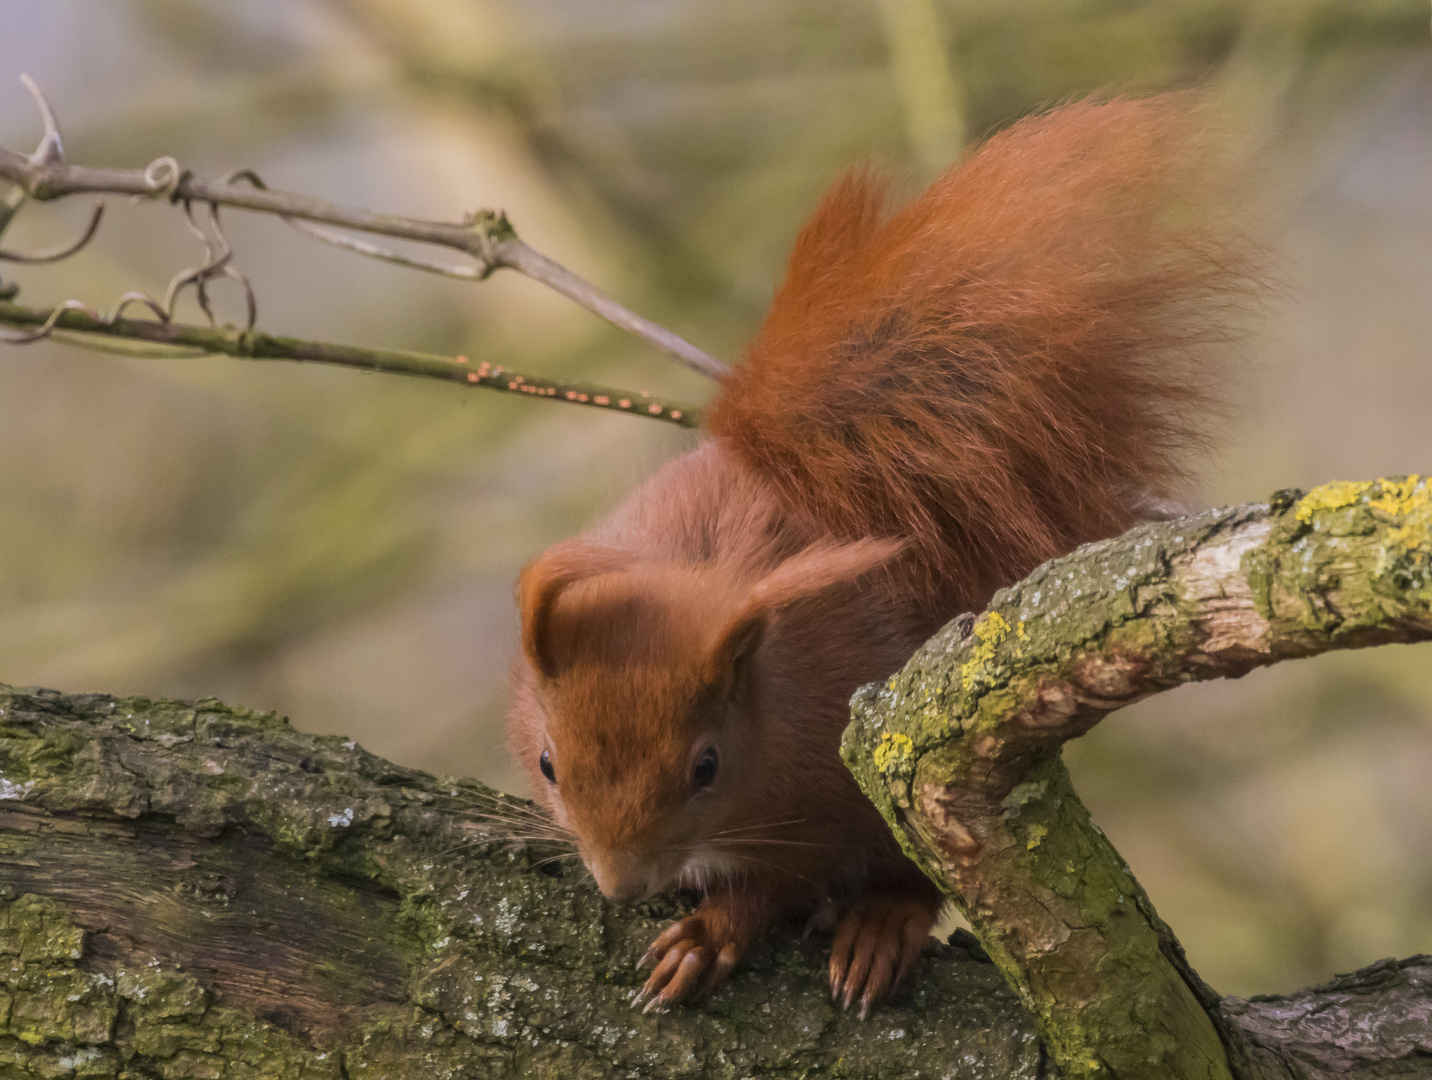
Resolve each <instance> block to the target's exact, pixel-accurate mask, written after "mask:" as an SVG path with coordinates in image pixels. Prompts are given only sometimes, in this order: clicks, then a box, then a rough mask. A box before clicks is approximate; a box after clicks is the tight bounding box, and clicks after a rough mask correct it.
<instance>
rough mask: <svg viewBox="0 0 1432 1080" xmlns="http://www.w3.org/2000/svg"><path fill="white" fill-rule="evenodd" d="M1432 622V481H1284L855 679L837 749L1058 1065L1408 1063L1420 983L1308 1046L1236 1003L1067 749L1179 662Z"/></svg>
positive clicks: (1197, 1069) (1241, 666)
mask: <svg viewBox="0 0 1432 1080" xmlns="http://www.w3.org/2000/svg"><path fill="white" fill-rule="evenodd" d="M1428 640H1432V483H1429V481H1428V480H1427V479H1422V478H1419V477H1416V476H1412V477H1406V478H1394V479H1385V480H1377V481H1373V482H1370V483H1339V484H1330V485H1327V486H1325V487H1322V488H1318V489H1317V490H1315V491H1313V492H1311V493H1309V494H1307V495H1302V493H1300V492H1282V493H1280V494H1278V495H1277V496H1275V497H1274V499H1273V501H1272V502H1271V503H1270V504H1269V505H1262V506H1247V507H1240V508H1236V509H1231V510H1222V511H1214V512H1210V513H1207V514H1204V515H1201V516H1198V517H1194V518H1188V519H1184V520H1181V521H1174V522H1168V523H1163V524H1158V525H1149V526H1145V527H1142V528H1139V529H1135V530H1134V531H1132V532H1130V533H1128V534H1126V535H1125V536H1122V537H1119V538H1118V539H1115V540H1110V541H1106V542H1103V543H1099V544H1093V545H1089V546H1086V547H1083V548H1081V549H1079V550H1078V551H1076V552H1074V553H1073V554H1071V555H1069V556H1067V557H1066V558H1062V559H1056V560H1053V561H1052V562H1049V563H1047V564H1045V565H1044V566H1042V567H1040V568H1039V569H1038V570H1037V571H1035V573H1033V574H1031V575H1030V576H1029V577H1028V578H1026V579H1025V580H1024V581H1022V582H1020V583H1019V584H1018V585H1016V586H1014V587H1013V588H1010V589H1006V590H1003V591H1002V592H1000V593H999V594H997V595H996V596H995V598H994V601H993V603H992V604H991V605H990V607H989V609H988V610H987V611H986V612H985V613H984V614H983V615H981V616H980V617H979V618H978V619H975V618H973V617H968V616H967V617H965V618H963V619H960V620H956V621H955V622H954V623H951V624H950V626H948V627H946V628H945V629H944V630H943V631H942V632H941V633H940V634H938V635H937V636H936V637H935V638H933V639H932V640H931V641H930V642H929V643H928V644H927V645H926V646H925V647H924V648H923V649H922V650H921V651H920V652H919V653H917V654H916V655H915V657H914V658H912V660H911V661H910V663H909V664H908V665H907V666H906V667H905V668H904V669H903V670H902V671H900V672H899V673H898V674H897V675H895V676H894V677H893V678H891V679H890V680H889V682H888V683H887V684H885V685H874V686H870V687H866V688H865V689H864V690H862V691H861V693H860V694H859V695H857V698H856V701H855V710H854V711H855V721H854V722H853V723H852V724H851V726H850V728H849V729H848V730H847V732H846V737H845V744H844V753H845V756H846V760H847V762H848V763H849V764H850V766H851V767H852V769H853V770H854V771H855V773H856V775H857V776H858V777H859V778H860V780H861V784H862V786H863V787H864V788H865V790H866V792H867V794H869V795H870V796H871V798H872V799H874V800H875V801H876V803H877V805H879V806H881V807H882V809H883V810H884V812H885V814H886V816H887V817H888V818H889V820H890V821H891V823H892V825H894V826H895V828H896V833H897V835H899V836H900V837H901V838H902V841H903V842H904V843H905V844H906V847H907V850H908V851H909V852H910V854H911V855H912V856H913V857H914V858H916V859H917V860H918V861H919V862H920V863H921V865H922V866H924V867H925V869H926V870H927V872H929V873H930V874H931V876H932V877H934V878H935V879H936V880H939V881H942V882H944V883H945V885H946V886H947V887H948V890H949V892H950V895H951V897H952V898H953V899H954V900H955V902H956V903H957V904H958V905H959V907H960V908H961V910H962V911H963V912H964V913H965V914H966V915H967V917H968V918H969V919H970V922H971V924H972V925H973V926H974V928H975V930H976V932H977V934H978V935H979V937H980V939H981V941H982V943H983V944H984V946H985V948H986V949H987V950H988V952H989V954H990V955H991V957H992V958H993V959H994V960H995V962H996V964H997V965H998V966H999V967H1000V969H1001V970H1002V971H1003V972H1004V974H1005V976H1006V978H1007V979H1008V980H1009V982H1010V985H1011V986H1012V987H1013V988H1014V989H1015V990H1016V991H1017V992H1018V994H1019V995H1020V998H1021V1000H1022V1001H1023V1002H1024V1003H1025V1005H1026V1006H1027V1007H1028V1008H1029V1009H1030V1010H1031V1012H1032V1013H1033V1014H1034V1015H1035V1017H1036V1018H1037V1019H1038V1022H1039V1025H1040V1030H1041V1033H1042V1034H1043V1036H1044V1038H1045V1040H1046V1042H1047V1044H1048V1046H1049V1048H1050V1050H1051V1052H1052V1053H1053V1055H1054V1057H1055V1059H1056V1060H1057V1061H1058V1062H1059V1064H1060V1065H1061V1067H1062V1068H1063V1069H1064V1070H1065V1071H1066V1072H1067V1073H1068V1075H1070V1076H1078V1077H1119V1078H1134V1077H1148V1078H1150V1080H1155V1078H1156V1080H1174V1078H1195V1077H1197V1078H1212V1077H1228V1076H1238V1077H1264V1076H1268V1077H1284V1076H1323V1075H1328V1076H1333V1075H1339V1076H1347V1075H1349V1071H1348V1070H1349V1066H1348V1062H1349V1061H1353V1062H1357V1061H1359V1060H1360V1061H1361V1062H1362V1064H1363V1065H1364V1066H1365V1065H1367V1064H1368V1063H1369V1062H1370V1061H1373V1060H1374V1059H1375V1060H1376V1061H1378V1062H1379V1063H1380V1066H1381V1067H1382V1068H1394V1071H1386V1072H1375V1073H1374V1072H1367V1073H1365V1074H1359V1073H1357V1072H1356V1069H1353V1072H1352V1074H1356V1075H1369V1076H1371V1075H1377V1076H1383V1075H1388V1076H1391V1075H1399V1076H1401V1075H1407V1076H1412V1075H1417V1073H1416V1072H1415V1069H1417V1068H1419V1067H1420V1068H1422V1069H1424V1070H1425V1069H1426V1067H1427V1060H1428V1058H1427V1054H1428V1053H1429V1051H1432V1044H1429V1042H1428V1036H1427V1032H1428V1031H1429V1030H1432V1023H1429V1021H1432V1001H1429V1000H1428V996H1427V994H1426V993H1425V989H1426V988H1425V987H1424V993H1423V996H1422V998H1421V1004H1420V1006H1418V1008H1420V1010H1421V1011H1420V1012H1417V1011H1415V1010H1414V1013H1413V1015H1412V1017H1411V1020H1412V1021H1413V1022H1412V1023H1411V1026H1409V1027H1408V1028H1406V1029H1404V1030H1402V1031H1399V1030H1398V1028H1397V1025H1398V1024H1399V1023H1406V1022H1408V1020H1409V1017H1408V1016H1406V1015H1401V1014H1399V1015H1397V1016H1395V1017H1391V1016H1389V1017H1385V1018H1383V1021H1382V1025H1383V1026H1382V1028H1381V1034H1382V1036H1383V1038H1381V1039H1376V1038H1372V1039H1369V1038H1366V1035H1367V1031H1368V1030H1370V1029H1369V1028H1368V1027H1364V1029H1363V1030H1362V1031H1360V1032H1359V1031H1358V1030H1357V1027H1358V1025H1357V1024H1354V1023H1351V1022H1349V1023H1348V1025H1347V1028H1348V1030H1345V1031H1342V1032H1334V1030H1333V1029H1334V1028H1336V1027H1337V1024H1333V1025H1331V1026H1330V1027H1329V1028H1327V1029H1325V1032H1324V1035H1325V1039H1326V1045H1325V1046H1324V1047H1323V1050H1322V1051H1319V1050H1317V1049H1316V1048H1313V1049H1310V1048H1308V1047H1306V1046H1304V1047H1301V1048H1299V1049H1298V1051H1297V1053H1296V1054H1293V1053H1292V1052H1291V1051H1290V1050H1289V1048H1288V1044H1287V1042H1286V1039H1287V1035H1288V1031H1287V1029H1286V1028H1283V1029H1281V1030H1280V1032H1279V1034H1278V1035H1276V1036H1274V1035H1270V1034H1269V1032H1270V1031H1272V1030H1274V1029H1275V1028H1277V1025H1270V1026H1266V1027H1260V1026H1259V1025H1257V1024H1253V1025H1249V1024H1246V1023H1244V1022H1243V1021H1244V1020H1246V1018H1247V1016H1248V1012H1247V1008H1246V1005H1247V1003H1230V1002H1220V1001H1219V999H1218V997H1217V995H1216V994H1214V993H1213V992H1212V991H1211V990H1209V988H1208V987H1207V986H1205V985H1204V984H1203V983H1202V981H1201V980H1200V979H1199V978H1198V977H1197V975H1196V974H1195V973H1194V972H1193V971H1192V969H1191V968H1190V967H1189V965H1188V963H1187V962H1186V960H1185V959H1184V956H1183V952H1182V950H1181V948H1180V947H1179V945H1178V942H1177V940H1176V939H1175V937H1174V935H1173V933H1172V932H1171V931H1170V930H1169V928H1168V927H1167V926H1165V925H1164V924H1163V922H1162V921H1161V920H1160V919H1159V917H1158V915H1157V914H1156V913H1155V911H1154V909H1153V906H1152V904H1150V903H1149V900H1148V897H1147V896H1146V895H1145V894H1144V891H1143V889H1142V888H1141V887H1140V886H1139V884H1138V882H1137V880H1136V879H1135V878H1134V876H1133V874H1132V873H1131V872H1130V870H1129V867H1128V865H1127V864H1126V863H1125V862H1124V861H1123V859H1122V858H1120V856H1119V854H1118V852H1116V851H1115V850H1114V848H1113V846H1112V845H1111V844H1110V843H1109V841H1108V839H1107V838H1106V837H1105V836H1104V834H1103V833H1102V832H1101V831H1100V830H1099V829H1098V827H1097V826H1096V825H1094V824H1093V822H1091V821H1090V819H1089V816H1088V814H1087V812H1086V811H1085V810H1084V807H1083V806H1082V805H1081V804H1080V802H1079V800H1078V798H1077V796H1076V795H1075V793H1074V791H1073V788H1072V786H1071V785H1070V781H1069V776H1068V774H1067V773H1066V772H1065V770H1064V767H1063V764H1062V762H1061V761H1060V757H1059V750H1060V747H1061V746H1062V745H1063V743H1064V742H1065V741H1067V740H1068V739H1071V738H1074V737H1076V736H1078V735H1081V734H1083V733H1084V732H1086V731H1088V730H1089V729H1090V728H1091V727H1093V726H1094V724H1096V723H1097V722H1098V721H1099V720H1100V719H1102V718H1103V717H1104V716H1106V715H1107V714H1108V713H1109V712H1111V711H1112V710H1114V709H1117V708H1119V707H1120V706H1122V705H1126V704H1129V703H1131V702H1134V701H1137V700H1140V699H1141V698H1145V697H1148V696H1149V695H1151V694H1155V693H1158V692H1159V691H1161V690H1166V689H1169V688H1171V687H1174V686H1178V685H1181V684H1183V683H1186V682H1190V681H1194V680H1201V679H1212V678H1234V677H1237V676H1240V675H1243V674H1245V673H1247V672H1248V671H1250V670H1252V669H1253V668H1255V667H1259V666H1262V665H1266V664H1271V663H1275V662H1277V661H1279V660H1283V659H1287V658H1291V657H1299V656H1311V655H1314V654H1316V653H1321V652H1327V651H1330V650H1333V649H1345V648H1356V647H1360V646H1365V645H1376V644H1385V643H1391V642H1415V641H1428ZM1426 967H1427V965H1426V964H1425V963H1424V964H1422V968H1423V969H1425V968H1426ZM1399 970H1400V969H1399ZM1377 1026H1378V1025H1377V1023H1373V1024H1372V1025H1371V1027H1377ZM1418 1032H1420V1034H1417V1033H1418ZM1335 1036H1336V1037H1335ZM1359 1039H1361V1040H1363V1045H1361V1046H1358V1045H1355V1044H1357V1043H1358V1040H1359ZM1295 1061H1297V1062H1300V1064H1298V1065H1297V1067H1296V1068H1295V1067H1294V1065H1293V1062H1295ZM1398 1061H1400V1062H1402V1065H1403V1066H1405V1067H1407V1068H1410V1069H1413V1070H1414V1071H1401V1072H1399V1071H1395V1067H1394V1066H1392V1065H1390V1064H1389V1063H1394V1062H1398ZM1300 1069H1301V1070H1302V1071H1298V1070H1300Z"/></svg>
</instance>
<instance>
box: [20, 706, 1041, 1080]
mask: <svg viewBox="0 0 1432 1080" xmlns="http://www.w3.org/2000/svg"><path fill="white" fill-rule="evenodd" d="M520 805H521V804H520V800H515V799H509V798H507V797H505V796H499V795H497V794H496V793H494V792H491V791H489V790H487V789H485V788H483V787H482V786H481V785H479V784H476V783H473V782H471V781H456V780H446V779H443V780H439V779H435V778H434V777H432V776H428V775H426V774H424V773H420V772H416V771H413V770H409V769H403V768H399V767H398V766H395V765H392V764H390V763H389V762H387V761H383V760H381V759H379V758H376V757H374V756H373V755H372V754H368V753H366V752H364V751H363V750H362V749H361V748H360V747H357V746H355V745H354V744H353V743H351V742H346V741H344V740H343V739H341V738H338V737H316V736H311V735H303V734H300V733H298V732H295V731H293V730H292V729H290V728H289V727H288V726H287V724H286V722H284V721H283V720H281V719H278V718H276V717H274V716H272V715H253V714H250V713H246V712H244V711H242V710H234V709H229V708H226V707H224V706H222V705H220V704H219V703H218V702H214V701H201V702H197V703H182V702H166V701H155V702H151V701H146V700H142V699H116V698H111V697H105V696H99V695H83V696H79V695H77V696H65V695H60V694H56V693H54V692H50V691H30V692H26V691H19V690H11V689H9V688H6V687H3V686H0V1076H4V1077H7V1078H8V1077H26V1078H29V1077H33V1078H36V1080H38V1078H41V1077H43V1078H54V1077H69V1076H84V1077H106V1078H116V1080H117V1078H119V1077H127V1078H138V1077H146V1078H148V1077H164V1078H175V1080H178V1078H189V1077H194V1078H199V1077H209V1078H213V1077H224V1078H234V1077H271V1078H279V1077H283V1078H295V1080H298V1078H302V1080H314V1078H334V1080H338V1078H346V1080H358V1078H360V1077H374V1078H376V1077H381V1076H388V1077H429V1078H433V1080H448V1078H453V1080H455V1078H458V1077H462V1078H464V1080H475V1078H483V1077H519V1076H520V1077H524V1078H525V1077H539V1078H540V1077H550V1078H554V1080H555V1078H562V1080H571V1078H573V1077H608V1076H641V1077H644V1078H647V1077H649V1078H655V1080H660V1078H662V1077H701V1078H731V1080H736V1078H743V1077H749V1076H753V1075H762V1076H802V1075H825V1076H836V1077H870V1078H872V1080H873V1078H875V1077H889V1076H900V1077H915V1076H923V1077H937V1076H946V1075H953V1076H959V1077H966V1078H969V1077H974V1076H999V1077H1001V1078H1002V1080H1003V1078H1005V1077H1009V1078H1012V1080H1035V1078H1037V1077H1040V1076H1042V1075H1044V1074H1043V1072H1042V1071H1041V1060H1042V1056H1043V1055H1042V1051H1041V1049H1040V1045H1039V1041H1038V1038H1037V1036H1036V1035H1035V1032H1034V1028H1033V1024H1032V1022H1031V1020H1030V1018H1029V1016H1028V1014H1027V1013H1026V1012H1025V1011H1024V1009H1023V1008H1022V1007H1021V1006H1020V1004H1019V1002H1018V1001H1017V1000H1016V999H1015V997H1014V995H1013V994H1012V993H1010V992H1009V991H1008V990H1007V989H1006V988H1005V987H1004V986H1003V983H1002V980H1001V979H1000V977H999V974H998V972H996V971H995V969H994V968H993V967H992V966H991V965H990V964H989V963H987V962H984V961H983V960H978V961H977V960H975V959H973V958H972V957H971V955H970V953H969V952H967V951H965V950H962V949H958V948H953V947H948V946H946V947H941V948H939V949H938V950H936V951H933V952H932V953H931V955H930V956H929V957H927V958H926V960H925V963H924V969H925V970H923V971H922V972H921V979H920V984H919V987H918V989H917V990H915V991H914V992H912V993H907V994H906V995H905V996H904V997H903V998H902V999H900V1000H899V1001H897V1002H896V1003H895V1004H894V1005H892V1006H891V1007H890V1008H888V1009H886V1010H885V1011H883V1012H882V1013H880V1014H879V1016H878V1018H874V1019H872V1020H871V1021H870V1022H868V1023H861V1022H860V1021H859V1020H857V1019H855V1018H854V1017H853V1016H848V1015H846V1014H844V1013H842V1012H841V1011H840V1010H839V1009H838V1008H836V1007H835V1006H834V1005H833V1004H831V1002H830V1001H829V997H828V992H827V988H826V976H825V959H826V958H825V952H826V950H827V948H828V942H825V941H818V940H809V941H806V940H801V939H799V938H798V937H797V935H796V934H795V933H794V932H786V933H785V934H783V935H781V936H779V937H776V938H773V939H772V940H771V941H769V942H767V943H766V944H765V945H763V946H762V947H761V948H760V949H758V951H757V952H756V954H755V955H754V956H753V957H752V958H751V961H750V962H749V963H747V964H744V965H743V967H742V970H741V971H739V972H738V973H737V974H736V975H735V976H734V977H733V978H732V980H731V982H730V983H729V984H728V985H727V986H726V987H724V988H722V989H721V990H720V991H719V992H718V993H717V994H716V995H714V997H713V998H712V999H711V1000H710V1001H709V1002H708V1003H706V1004H705V1005H703V1006H702V1007H701V1008H700V1009H683V1010H679V1011H676V1012H673V1013H670V1014H668V1015H664V1016H661V1015H656V1014H652V1015H649V1016H648V1015H643V1014H642V1013H641V1012H640V1011H639V1010H636V1011H634V1010H632V1009H631V1007H630V1001H631V998H632V996H633V995H634V994H635V993H636V990H637V988H638V987H639V986H640V985H641V983H642V980H643V977H644V976H643V974H642V973H639V972H638V971H637V970H636V967H635V965H636V960H637V958H638V957H640V956H641V954H642V952H643V951H644V950H645V948H646V946H647V945H648V944H649V943H650V940H651V938H652V937H653V936H655V934H656V933H658V932H659V931H660V929H661V928H662V927H663V926H664V925H665V922H666V920H668V919H669V918H670V917H672V916H673V915H675V914H677V912H678V910H679V906H678V904H677V903H676V902H675V901H673V900H671V899H668V898H662V899H659V900H657V901H654V902H652V903H650V904H645V905H641V906H638V907H636V908H615V907H613V906H611V905H610V904H608V903H607V902H606V901H604V900H603V899H602V897H601V896H600V894H599V893H598V892H597V891H596V888H595V886H593V885H592V883H591V881H590V879H589V878H588V877H587V875H586V874H585V872H583V871H581V870H580V866H579V864H577V863H575V862H574V861H572V860H571V859H560V858H559V859H557V860H556V861H548V860H551V859H552V858H553V857H554V856H560V855H561V854H563V852H562V851H561V849H559V848H554V847H552V846H550V845H544V844H541V843H526V842H523V841H520V840H513V839H510V838H509V837H510V836H511V834H512V833H513V832H514V831H518V832H520V831H521V829H520V825H519V828H518V829H517V830H514V829H513V828H512V827H510V826H508V825H504V824H503V823H502V822H498V821H493V820H492V817H494V816H495V817H499V818H510V817H512V816H514V815H518V816H519V817H520V814H521V813H522V811H521V809H520ZM976 951H977V950H976ZM960 1062H964V1064H958V1063H960ZM952 1063H955V1064H952ZM952 1069H953V1070H954V1071H953V1072H952Z"/></svg>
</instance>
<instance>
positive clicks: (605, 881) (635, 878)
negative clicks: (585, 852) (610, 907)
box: [591, 854, 659, 904]
mask: <svg viewBox="0 0 1432 1080" xmlns="http://www.w3.org/2000/svg"><path fill="white" fill-rule="evenodd" d="M591 869H592V877H594V878H596V879H597V888H599V889H601V890H602V895H603V896H605V897H606V898H607V899H608V900H614V901H616V902H617V903H618V904H632V903H635V902H636V901H638V900H644V899H646V898H647V897H648V896H650V895H652V893H654V892H656V890H657V888H658V887H659V883H658V882H657V881H656V874H655V872H654V868H652V867H651V866H649V865H648V864H647V863H646V862H645V861H644V860H642V859H640V858H638V857H637V856H634V855H626V854H612V855H608V856H606V857H604V858H597V859H592V860H591Z"/></svg>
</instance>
